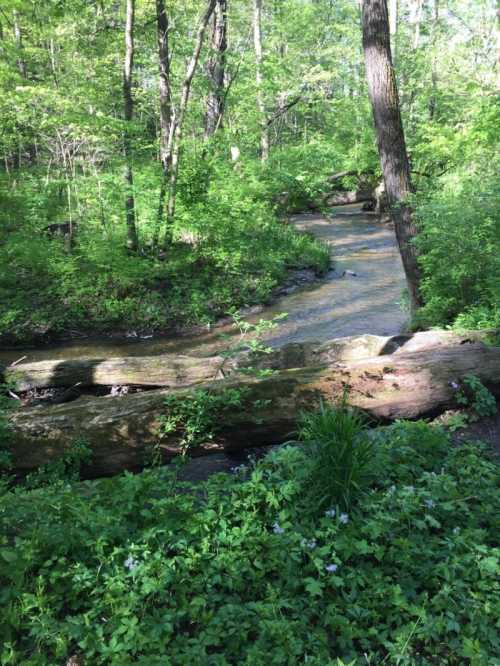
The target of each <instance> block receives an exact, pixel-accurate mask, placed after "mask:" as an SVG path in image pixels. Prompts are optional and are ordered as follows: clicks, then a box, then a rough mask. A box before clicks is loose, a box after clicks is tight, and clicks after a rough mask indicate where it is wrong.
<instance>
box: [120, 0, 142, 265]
mask: <svg viewBox="0 0 500 666" xmlns="http://www.w3.org/2000/svg"><path fill="white" fill-rule="evenodd" d="M134 18H135V0H127V12H126V20H125V62H124V67H123V116H124V119H125V130H124V133H123V154H124V157H125V170H124V179H125V220H126V224H127V247H128V249H129V250H131V251H132V252H136V251H137V249H138V240H137V229H136V226H135V202H134V175H133V170H132V140H131V128H130V125H131V123H132V118H133V114H134V100H133V97H132V71H133V67H134Z"/></svg>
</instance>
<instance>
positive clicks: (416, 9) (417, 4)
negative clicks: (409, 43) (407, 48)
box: [413, 0, 424, 49]
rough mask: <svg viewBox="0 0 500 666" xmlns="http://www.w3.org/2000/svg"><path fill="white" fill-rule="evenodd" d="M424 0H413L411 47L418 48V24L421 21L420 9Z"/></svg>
mask: <svg viewBox="0 0 500 666" xmlns="http://www.w3.org/2000/svg"><path fill="white" fill-rule="evenodd" d="M423 5H424V2H423V0H415V5H414V12H415V14H414V19H413V20H414V28H415V29H414V32H413V48H414V49H418V47H419V46H420V25H421V23H422V10H423Z"/></svg>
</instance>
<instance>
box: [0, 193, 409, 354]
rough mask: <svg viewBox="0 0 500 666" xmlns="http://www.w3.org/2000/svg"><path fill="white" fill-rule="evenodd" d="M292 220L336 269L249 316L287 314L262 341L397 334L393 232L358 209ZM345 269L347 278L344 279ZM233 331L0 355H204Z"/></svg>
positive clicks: (399, 279)
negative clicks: (325, 248)
mask: <svg viewBox="0 0 500 666" xmlns="http://www.w3.org/2000/svg"><path fill="white" fill-rule="evenodd" d="M292 223H293V224H295V226H296V227H297V228H298V229H299V230H300V231H305V232H308V233H312V234H314V235H315V236H316V237H317V238H320V239H321V240H323V241H324V242H325V243H327V244H328V245H329V246H330V248H331V253H332V257H333V266H334V269H333V270H332V271H330V272H329V273H328V275H327V276H326V277H325V278H324V279H322V280H321V281H319V282H316V283H314V284H311V285H309V286H308V287H305V288H303V289H300V290H297V291H296V292H295V293H292V294H289V295H287V296H283V297H282V298H279V299H278V300H277V301H276V302H274V303H273V304H272V305H270V306H269V307H265V308H264V309H263V310H262V311H261V312H259V314H256V315H252V316H250V317H246V319H247V320H248V321H253V322H256V321H258V320H259V319H270V318H272V317H274V316H275V315H277V314H280V313H284V312H286V313H287V314H288V316H287V318H286V319H284V320H283V321H282V322H281V323H280V324H279V326H278V328H276V329H274V330H272V331H269V332H268V333H267V334H266V336H265V338H266V343H267V344H269V345H270V346H273V347H278V346H281V345H284V344H286V343H289V342H303V341H306V340H318V341H324V340H329V339H331V338H337V337H342V336H346V335H356V334H360V333H372V334H376V335H396V334H397V333H399V332H400V330H401V328H402V326H403V325H404V323H405V320H406V315H405V314H404V312H403V311H402V310H401V308H400V306H399V301H400V298H401V294H402V290H403V288H404V286H405V280H404V273H403V267H402V264H401V258H400V255H399V251H398V248H397V245H396V240H395V237H394V231H393V230H392V229H391V228H390V227H389V226H388V225H383V224H381V223H380V222H378V221H377V218H375V217H374V216H370V215H366V214H363V213H362V212H361V211H360V209H359V207H356V206H351V207H347V206H344V207H342V208H337V209H334V210H333V211H332V213H331V215H329V216H328V217H326V216H324V215H322V214H319V213H313V214H304V215H297V216H295V217H294V218H292ZM344 271H348V273H347V274H346V275H343V273H344ZM352 273H355V275H353V274H352ZM231 330H232V328H231V326H230V325H228V326H222V327H215V328H213V329H212V330H210V331H207V332H205V333H201V334H198V335H192V336H182V337H157V338H153V339H150V340H140V341H135V340H134V341H128V340H124V341H123V340H120V341H117V340H113V339H106V338H98V339H92V338H89V339H85V340H78V341H72V342H65V343H62V344H59V345H57V346H47V347H41V348H37V349H24V350H21V349H16V350H3V351H2V350H0V362H4V363H8V362H12V361H14V360H16V359H18V358H20V357H21V356H26V357H27V358H26V361H38V360H44V359H75V358H82V357H90V358H96V357H97V358H102V357H111V356H150V355H156V354H165V353H169V354H170V353H171V354H196V355H205V354H211V353H214V352H216V351H217V350H218V349H220V348H222V347H225V346H227V340H221V333H228V332H231Z"/></svg>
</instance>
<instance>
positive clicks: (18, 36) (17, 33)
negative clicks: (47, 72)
mask: <svg viewBox="0 0 500 666" xmlns="http://www.w3.org/2000/svg"><path fill="white" fill-rule="evenodd" d="M13 16H14V39H15V42H16V49H17V58H16V64H17V70H18V72H19V74H20V75H21V78H23V79H27V78H28V72H27V69H26V62H25V60H24V45H23V33H22V30H21V24H20V23H19V14H18V12H17V10H14V11H13Z"/></svg>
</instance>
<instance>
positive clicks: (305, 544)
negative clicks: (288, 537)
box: [300, 539, 318, 550]
mask: <svg viewBox="0 0 500 666" xmlns="http://www.w3.org/2000/svg"><path fill="white" fill-rule="evenodd" d="M300 545H301V546H302V548H309V550H314V549H315V548H316V546H317V545H318V542H317V541H316V539H311V540H310V541H308V540H307V539H302V541H301V542H300Z"/></svg>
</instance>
